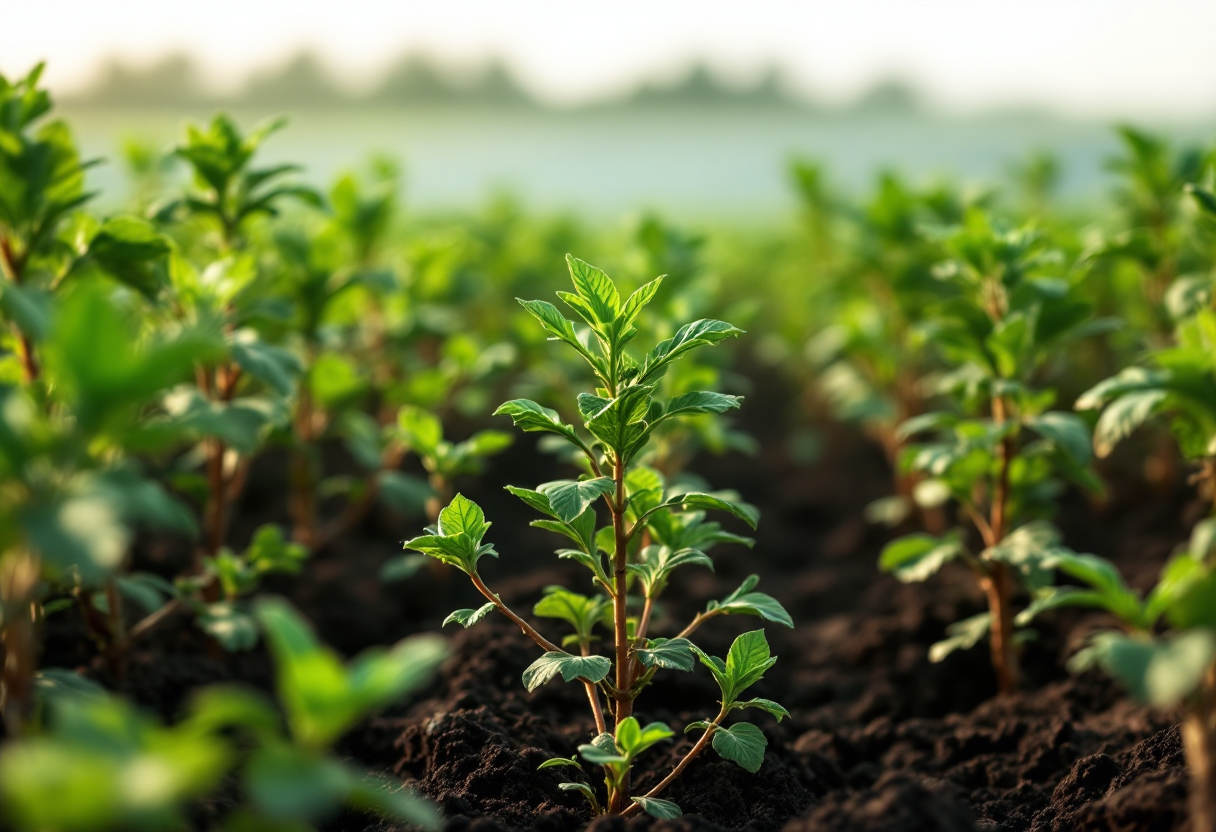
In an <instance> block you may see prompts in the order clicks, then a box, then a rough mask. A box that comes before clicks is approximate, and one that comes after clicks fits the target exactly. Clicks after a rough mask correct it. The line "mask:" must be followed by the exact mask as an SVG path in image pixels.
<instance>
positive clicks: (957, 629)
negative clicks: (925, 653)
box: [929, 612, 992, 662]
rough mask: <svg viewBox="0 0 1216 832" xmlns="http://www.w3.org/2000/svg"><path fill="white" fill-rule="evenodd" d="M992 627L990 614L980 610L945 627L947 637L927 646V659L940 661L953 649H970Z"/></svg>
mask: <svg viewBox="0 0 1216 832" xmlns="http://www.w3.org/2000/svg"><path fill="white" fill-rule="evenodd" d="M991 629H992V616H991V614H989V613H986V612H982V613H980V614H979V615H973V616H971V617H970V618H964V619H963V620H962V621H956V622H955V623H953V624H951V625H950V626H949V627H947V628H946V635H947V638H944V639H942V640H941V641H939V642H936V643H934V644H932V645H930V646H929V661H931V662H940V661H942V660H944V659H945V658H946V657H947V656H949V655H950V654H951V653H953V652H954V651H955V650H970V649H971V648H972V647H974V646H975V645H977V644H979V643H980V641H982V640H983V639H984V637H985V636H987V635H988V632H989V631H990V630H991Z"/></svg>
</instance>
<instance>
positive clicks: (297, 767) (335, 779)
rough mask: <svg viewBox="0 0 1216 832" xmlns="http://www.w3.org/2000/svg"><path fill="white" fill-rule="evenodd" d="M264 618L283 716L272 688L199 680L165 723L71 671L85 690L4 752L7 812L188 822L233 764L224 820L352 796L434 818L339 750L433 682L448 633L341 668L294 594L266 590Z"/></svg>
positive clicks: (75, 829) (393, 811)
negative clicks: (283, 597)
mask: <svg viewBox="0 0 1216 832" xmlns="http://www.w3.org/2000/svg"><path fill="white" fill-rule="evenodd" d="M256 616H257V619H258V621H259V623H260V624H261V627H262V629H264V631H265V633H266V639H267V642H268V643H269V645H270V652H271V656H272V658H273V659H274V665H275V671H276V674H275V675H276V686H277V691H278V698H279V703H280V705H281V707H282V710H283V713H284V716H285V717H286V727H284V725H283V719H282V718H280V716H279V713H278V710H277V709H276V708H275V707H274V706H273V705H271V703H269V702H268V701H266V699H265V698H263V696H262V695H261V694H258V693H255V692H253V691H250V690H245V689H242V688H237V687H228V686H217V687H212V688H206V689H204V690H202V691H201V692H199V693H198V694H197V695H196V697H195V699H194V701H193V703H192V704H191V706H190V709H189V712H188V714H187V716H186V717H185V719H184V720H182V721H181V722H180V723H178V724H177V725H174V726H171V727H166V726H163V725H160V724H159V723H157V722H156V721H155V720H154V719H153V718H151V717H149V716H148V715H147V714H144V713H142V712H140V711H138V710H137V709H136V708H134V707H133V706H132V705H130V704H128V703H127V702H126V701H124V700H122V699H120V698H118V697H117V696H114V695H112V694H106V693H104V692H102V691H100V689H92V688H90V687H88V686H84V685H81V684H80V683H81V681H82V680H80V678H79V677H77V676H76V675H75V674H72V673H69V672H66V671H61V672H60V674H59V675H58V676H56V677H54V678H55V680H56V681H57V682H58V683H59V685H60V687H61V688H74V689H75V690H76V691H77V692H70V691H69V690H67V689H65V690H62V692H60V693H59V694H58V695H57V696H56V698H55V700H54V701H53V702H52V703H51V706H50V708H49V710H50V717H51V718H50V720H49V728H48V730H46V731H45V732H43V733H41V734H36V735H31V736H30V737H28V738H23V739H22V740H19V741H15V742H12V743H9V744H7V745H6V746H5V747H4V750H3V751H2V752H0V806H3V807H4V809H5V820H6V822H11V823H12V824H13V828H14V829H17V830H22V832H26V831H27V830H28V832H34V831H35V830H45V829H56V830H63V832H83V830H102V829H147V830H159V829H177V828H181V827H182V826H183V820H184V818H183V814H184V812H183V810H184V809H185V808H186V806H187V804H188V803H189V802H192V801H196V800H199V799H201V798H204V797H207V796H209V795H223V794H224V791H226V790H227V789H225V788H224V780H225V779H226V778H230V777H231V776H232V775H236V776H237V777H238V778H239V780H240V783H241V787H242V788H241V791H242V793H243V795H244V798H245V801H244V803H243V804H242V805H239V806H238V807H237V808H236V809H235V811H233V812H232V813H231V815H230V816H229V817H227V818H225V819H224V820H225V823H224V828H241V829H301V830H306V829H312V828H314V827H313V824H314V823H316V822H319V821H324V820H326V819H327V818H328V817H329V816H332V814H333V813H334V812H335V811H336V810H337V809H338V808H340V807H341V806H343V805H348V806H352V807H355V808H360V809H365V810H368V811H371V812H374V813H375V814H377V815H380V816H381V817H384V818H387V819H391V820H395V821H398V822H401V823H405V824H409V825H410V826H411V827H423V828H426V829H433V828H435V827H436V826H437V825H438V820H439V816H438V813H437V812H436V811H435V808H434V807H433V806H432V805H431V804H430V803H429V802H428V801H426V800H425V799H423V798H421V797H419V796H417V795H415V794H414V793H412V792H410V791H406V790H403V789H401V788H400V786H399V785H398V786H397V787H396V788H394V787H393V786H392V784H391V782H390V781H389V780H388V778H385V777H381V776H377V775H374V774H371V773H367V772H363V771H360V770H358V769H356V768H354V767H352V766H351V765H349V764H348V763H346V762H343V761H341V760H339V759H337V758H336V757H334V756H332V755H331V754H330V753H329V751H330V749H331V747H332V746H333V744H334V742H335V741H336V740H337V739H338V738H339V737H340V736H341V735H342V734H343V733H344V732H345V731H347V730H348V729H349V728H350V727H351V726H352V725H354V724H355V723H356V722H358V721H359V720H360V719H363V718H364V717H366V716H367V715H368V714H370V713H372V712H374V711H376V710H378V709H379V708H382V707H384V706H385V705H387V704H390V703H392V702H395V701H398V700H400V699H401V698H402V697H403V696H405V695H406V694H408V693H409V692H410V691H412V690H416V689H417V688H418V687H419V686H420V685H421V684H423V683H425V682H426V680H427V679H428V678H429V677H430V676H431V675H432V673H433V671H434V669H435V667H436V666H437V665H438V663H439V662H440V661H441V660H442V659H443V657H444V654H445V652H446V648H445V646H444V644H443V641H442V640H441V639H439V638H436V637H433V636H418V637H415V638H410V639H406V640H404V641H402V642H400V643H399V644H397V645H396V646H395V647H393V648H392V649H390V650H387V651H368V652H367V653H365V654H363V655H361V656H359V657H356V658H355V659H354V660H352V661H351V662H350V663H349V665H345V666H344V664H343V662H342V660H341V658H340V657H339V656H338V655H337V654H336V653H334V652H333V651H332V650H329V649H328V648H326V647H324V646H323V645H321V644H319V643H318V642H317V640H316V637H315V636H314V635H313V633H312V631H311V630H310V629H309V627H308V625H307V624H306V623H305V622H304V621H303V620H302V619H301V618H300V616H299V615H298V614H297V613H296V612H295V611H294V610H292V609H291V608H290V607H289V606H288V605H287V604H285V603H283V602H280V601H277V600H273V599H266V600H263V601H260V602H258V604H257V607H256ZM71 680H75V682H72V681H71ZM238 735H239V736H238ZM221 789H224V791H221Z"/></svg>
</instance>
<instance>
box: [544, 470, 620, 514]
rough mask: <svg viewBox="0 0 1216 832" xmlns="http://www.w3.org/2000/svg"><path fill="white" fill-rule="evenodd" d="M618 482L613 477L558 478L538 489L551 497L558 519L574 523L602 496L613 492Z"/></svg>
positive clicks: (551, 505)
mask: <svg viewBox="0 0 1216 832" xmlns="http://www.w3.org/2000/svg"><path fill="white" fill-rule="evenodd" d="M615 488H616V483H615V482H614V481H613V480H612V478H611V477H597V478H596V479H592V480H557V481H556V482H547V483H545V484H544V485H541V486H538V487H537V489H536V490H537V491H539V492H540V493H541V494H544V495H545V496H546V497H548V498H549V505H550V507H551V508H552V509H553V513H554V514H556V515H557V517H558V519H559V520H561V521H562V522H565V523H572V522H574V521H575V520H576V519H578V516H579V515H580V514H582V513H583V512H584V511H586V510H587V508H588V507H589V506H590V505H591V504H592V503H593V502H595V501H596V500H598V499H599V498H600V497H602V496H604V495H606V494H611V493H612V492H613V490H614V489H615Z"/></svg>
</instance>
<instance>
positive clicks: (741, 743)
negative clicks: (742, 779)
mask: <svg viewBox="0 0 1216 832" xmlns="http://www.w3.org/2000/svg"><path fill="white" fill-rule="evenodd" d="M713 746H714V751H717V752H718V754H719V755H720V756H721V757H722V758H723V759H724V760H730V761H732V762H735V763H738V764H739V765H740V766H742V767H743V769H744V770H746V771H750V772H751V773H752V774H755V773H756V772H757V771H759V770H760V767H761V766H762V765H764V749H765V748H766V747H768V740H767V739H765V738H764V733H763V732H762V731H761V730H760V729H759V728H757V727H756V726H755V725H752V724H751V723H750V722H740V723H738V724H737V725H732V726H731V727H729V728H723V727H721V726H719V727H718V728H717V730H715V731H714V738H713Z"/></svg>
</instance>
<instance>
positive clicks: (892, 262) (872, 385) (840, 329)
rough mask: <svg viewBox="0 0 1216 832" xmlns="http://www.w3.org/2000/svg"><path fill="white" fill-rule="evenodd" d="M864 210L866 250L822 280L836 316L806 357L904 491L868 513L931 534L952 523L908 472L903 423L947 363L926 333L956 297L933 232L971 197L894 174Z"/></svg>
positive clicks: (923, 402) (842, 415)
mask: <svg viewBox="0 0 1216 832" xmlns="http://www.w3.org/2000/svg"><path fill="white" fill-rule="evenodd" d="M803 193H804V198H806V199H810V200H812V201H811V202H809V203H808V205H807V209H808V211H809V212H810V213H811V214H812V216H815V215H817V214H818V213H820V212H822V210H824V206H821V205H818V202H819V201H820V200H821V199H822V197H817V196H816V191H815V190H814V189H812V190H811V191H809V192H808V191H806V189H805V188H804V189H803ZM862 211H863V217H864V222H861V223H860V224H859V227H858V228H857V231H856V234H857V235H858V236H859V237H860V239H859V241H858V243H857V244H856V251H850V252H849V254H850V255H851V256H848V257H840V256H838V257H837V258H836V260H835V261H834V263H833V264H832V266H833V269H832V271H830V272H828V273H827V274H826V276H824V277H823V278H822V279H820V280H817V283H818V288H817V294H818V295H819V296H818V297H817V298H816V299H815V300H816V305H820V306H824V307H825V308H827V309H829V310H830V317H829V318H828V319H826V320H824V321H823V325H822V326H820V327H817V330H818V331H817V334H816V335H815V336H814V337H813V338H812V339H811V340H810V341H808V342H807V346H806V355H807V357H808V358H809V360H810V362H811V364H812V365H813V368H814V370H815V372H816V386H817V388H818V389H819V391H820V393H821V394H822V395H823V396H824V398H825V399H826V400H827V403H828V405H829V406H830V407H831V409H832V411H833V414H834V415H835V416H836V418H838V419H840V420H841V421H845V422H851V423H856V424H858V425H860V426H861V427H862V429H863V430H864V431H865V432H866V434H867V435H869V436H870V437H871V438H872V439H873V440H874V441H875V442H877V443H878V445H879V446H880V447H881V448H882V450H883V454H884V455H885V456H886V458H887V461H888V462H889V464H890V465H891V467H892V471H893V474H894V486H895V494H894V495H893V496H892V497H888V498H884V499H881V500H878V501H875V502H874V503H872V504H871V505H870V506H869V507H868V508H867V515H868V516H869V517H870V519H872V520H877V521H881V522H884V523H886V524H888V525H892V526H895V525H899V524H900V523H902V522H904V521H905V520H906V519H908V518H909V517H912V516H914V515H915V514H919V515H920V517H919V519H920V522H921V525H922V526H923V527H924V528H926V529H927V530H928V531H930V532H932V533H935V534H940V533H941V532H942V531H943V530H944V527H945V525H946V523H945V519H944V518H943V517H942V516H941V512H940V510H938V509H937V507H935V506H933V505H931V504H930V503H927V502H926V501H925V500H924V499H923V498H922V499H918V496H923V495H920V494H918V492H919V487H920V483H921V482H922V481H923V480H924V476H923V475H921V474H919V473H917V472H909V471H907V470H904V469H901V467H900V465H899V458H900V455H901V453H902V451H903V447H904V442H905V438H904V437H903V436H902V435H901V434H900V432H899V425H901V424H902V423H903V422H905V421H907V420H908V419H911V418H913V417H916V416H919V415H920V414H922V413H924V412H925V410H926V408H927V407H928V401H927V399H928V398H929V393H928V391H927V390H926V385H925V384H924V383H923V379H924V377H925V376H926V375H928V374H929V373H930V372H931V371H932V370H933V369H935V368H936V366H937V364H936V361H935V358H934V355H933V352H932V349H931V348H930V344H928V343H926V341H925V340H924V339H922V338H920V337H919V327H920V326H921V325H922V324H923V323H924V321H925V319H926V315H927V313H928V311H929V310H930V309H932V308H933V307H934V306H935V304H938V303H940V302H941V301H942V300H943V299H944V298H945V297H948V296H949V295H951V294H953V287H951V286H950V285H949V284H948V283H945V282H943V281H941V280H937V279H935V278H934V276H933V265H934V264H935V263H936V262H937V260H938V259H939V258H940V256H941V253H940V249H939V248H938V246H937V241H936V240H934V239H933V237H932V235H929V234H926V233H925V232H924V229H923V226H926V225H936V226H940V225H942V224H953V223H957V222H958V221H959V220H960V219H961V216H962V211H963V200H962V197H961V196H959V195H957V194H956V193H954V192H953V191H951V190H950V189H947V188H944V187H943V188H936V189H929V190H926V191H922V192H918V191H916V190H914V189H912V188H911V187H909V186H908V185H907V184H905V183H904V182H903V181H901V180H900V179H899V178H898V177H897V176H895V175H894V174H890V173H887V174H884V175H883V176H882V177H881V178H880V180H879V183H878V188H877V192H876V193H875V194H874V196H873V197H872V198H871V199H870V201H869V202H868V203H867V204H866V205H864V206H863V208H862ZM823 221H827V218H825V219H824V220H823ZM842 236H843V235H842ZM825 295H826V297H825Z"/></svg>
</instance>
